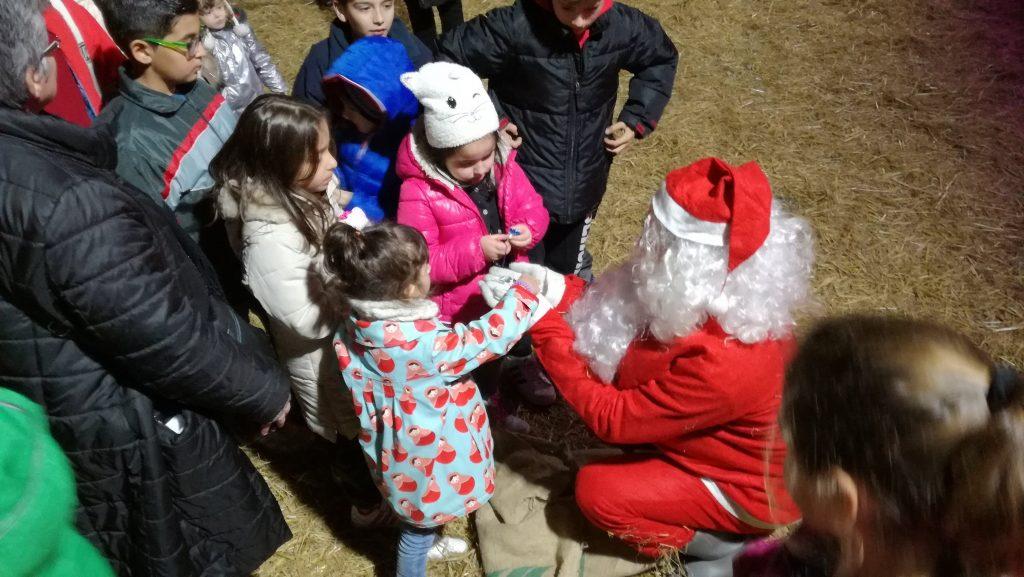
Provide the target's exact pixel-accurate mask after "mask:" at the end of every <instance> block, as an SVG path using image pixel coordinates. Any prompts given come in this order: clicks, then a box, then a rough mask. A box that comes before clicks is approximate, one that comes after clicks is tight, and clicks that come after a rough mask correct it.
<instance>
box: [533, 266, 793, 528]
mask: <svg viewBox="0 0 1024 577" xmlns="http://www.w3.org/2000/svg"><path fill="white" fill-rule="evenodd" d="M566 284H567V287H566V292H565V296H564V297H563V299H562V302H561V303H559V306H558V307H557V308H556V309H555V310H553V311H552V312H550V313H548V314H547V315H546V316H545V317H544V318H543V319H541V320H540V321H539V322H538V323H537V324H536V325H535V326H534V327H533V330H532V331H531V333H530V334H531V336H532V338H533V346H534V348H535V350H536V352H537V356H538V358H539V359H540V360H541V363H542V364H543V365H544V368H545V369H546V370H547V371H548V374H549V375H550V376H551V379H552V381H554V384H555V386H556V387H557V388H558V390H559V391H560V392H561V393H562V395H563V396H564V397H565V399H566V401H568V403H569V405H570V406H571V407H572V408H573V410H575V411H576V412H577V413H578V414H579V415H580V417H581V418H582V419H583V420H584V421H585V422H586V423H587V426H589V427H590V429H591V430H593V431H594V433H595V434H596V435H597V436H598V437H599V438H601V440H603V441H605V442H607V443H613V444H640V443H651V444H654V445H655V446H656V447H657V448H658V449H659V450H661V451H662V452H663V453H664V455H665V457H666V458H668V459H669V460H671V461H672V462H673V463H675V464H676V465H678V466H679V468H680V469H682V470H684V471H686V472H687V473H689V474H692V475H695V476H698V477H701V478H702V479H706V480H709V481H712V482H713V483H714V485H716V486H717V487H718V488H719V489H720V490H721V492H722V493H724V495H716V498H718V499H719V501H720V502H721V501H723V500H724V501H726V502H728V503H729V505H731V506H732V508H733V509H735V510H737V511H741V512H745V513H747V514H749V516H753V517H754V520H751V521H748V522H752V523H753V524H755V525H757V521H760V522H761V524H762V525H766V526H776V525H783V524H787V523H791V522H793V521H795V520H797V519H798V518H799V517H800V513H799V511H798V509H797V507H796V505H795V504H793V502H792V500H791V499H790V498H789V496H788V494H787V493H786V492H785V489H784V485H783V481H782V465H783V461H784V458H785V445H784V444H783V441H782V438H781V435H780V434H779V431H778V430H777V427H776V423H777V413H778V409H779V403H780V401H781V398H782V383H783V378H784V372H785V365H786V361H787V360H788V358H789V356H790V353H791V351H792V349H793V346H794V343H793V340H792V339H786V340H769V341H764V342H760V343H756V344H752V345H750V344H745V343H742V342H740V341H739V340H737V339H735V338H733V337H731V336H730V335H728V334H726V333H725V332H724V331H723V330H722V328H721V327H720V326H719V325H718V323H717V322H716V321H715V320H714V319H711V320H708V321H707V322H706V323H705V324H704V326H702V327H701V328H700V329H698V330H697V331H695V332H693V333H692V334H689V335H687V336H685V337H680V338H677V339H675V340H674V341H673V342H671V343H668V344H663V343H661V342H658V341H657V340H655V339H653V338H650V337H646V338H641V339H638V340H636V341H634V342H633V343H632V344H631V345H630V347H629V349H628V351H627V352H626V356H625V357H624V358H623V359H622V362H621V363H620V364H619V368H618V372H617V374H616V376H615V381H614V382H613V383H611V384H610V385H609V384H606V383H604V382H602V381H601V380H600V379H599V378H598V377H597V375H595V374H594V373H592V372H591V371H590V369H589V367H588V365H587V361H586V360H585V359H583V358H582V357H580V356H579V355H578V354H576V353H575V352H574V351H573V341H574V340H575V339H574V336H573V332H572V329H571V328H570V327H569V325H568V324H567V323H566V322H565V320H564V319H563V318H562V316H561V315H560V314H558V313H559V312H564V311H566V310H568V308H569V306H570V305H571V303H572V302H574V301H575V300H576V299H577V298H579V296H580V295H581V294H582V292H583V288H584V283H583V281H582V280H580V279H579V278H576V277H566ZM737 506H738V507H737ZM740 518H741V519H743V520H744V521H747V519H744V518H743V516H742V515H741V516H740Z"/></svg>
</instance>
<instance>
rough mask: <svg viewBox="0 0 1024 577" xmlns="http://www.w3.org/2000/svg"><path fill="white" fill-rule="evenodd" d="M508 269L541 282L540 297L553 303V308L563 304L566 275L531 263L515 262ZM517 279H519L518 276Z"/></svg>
mask: <svg viewBox="0 0 1024 577" xmlns="http://www.w3.org/2000/svg"><path fill="white" fill-rule="evenodd" d="M508 267H509V268H510V269H512V272H516V273H520V274H525V275H529V276H532V277H533V278H535V279H537V281H538V282H540V294H539V295H538V296H542V297H544V300H546V301H548V302H549V303H551V306H552V307H557V306H558V303H560V302H562V296H563V295H565V276H564V275H560V274H558V273H557V272H555V271H553V270H551V269H549V268H546V267H543V266H541V265H539V264H533V263H529V262H514V263H512V264H510V265H508ZM491 270H494V268H493V267H492V268H491ZM516 278H519V277H518V276H517V277H516ZM513 282H514V281H513Z"/></svg>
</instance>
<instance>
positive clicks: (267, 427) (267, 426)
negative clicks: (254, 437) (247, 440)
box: [260, 399, 292, 437]
mask: <svg viewBox="0 0 1024 577" xmlns="http://www.w3.org/2000/svg"><path fill="white" fill-rule="evenodd" d="M291 409H292V401H291V399H288V400H287V401H285V403H284V407H283V408H282V409H281V412H279V413H278V414H277V416H276V417H274V420H273V421H270V422H269V423H264V424H263V426H262V427H260V436H261V437H266V436H267V435H269V434H270V433H273V432H274V431H276V430H278V429H280V428H282V427H284V424H285V422H286V421H287V420H288V412H289V411H290V410H291Z"/></svg>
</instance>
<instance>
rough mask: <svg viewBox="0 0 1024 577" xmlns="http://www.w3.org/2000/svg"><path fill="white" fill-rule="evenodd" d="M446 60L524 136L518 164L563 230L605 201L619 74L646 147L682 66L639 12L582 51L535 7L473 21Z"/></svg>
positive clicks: (455, 34) (601, 25) (622, 14)
mask: <svg viewBox="0 0 1024 577" xmlns="http://www.w3.org/2000/svg"><path fill="white" fill-rule="evenodd" d="M440 53H441V56H442V57H443V58H445V59H448V60H452V61H454V62H457V63H460V64H463V65H465V66H467V67H469V68H471V69H472V70H473V71H474V72H476V73H477V74H478V75H480V76H481V77H483V78H487V79H488V80H489V86H490V89H491V91H492V93H493V97H494V100H495V104H496V106H497V107H498V108H499V114H501V115H503V116H505V117H506V118H507V119H508V120H509V121H510V122H513V123H515V124H516V126H517V127H518V128H519V132H520V135H521V136H522V137H523V144H522V146H521V147H520V149H519V164H520V165H522V167H523V170H524V171H526V174H527V176H529V177H530V180H531V181H532V182H533V185H534V186H535V187H536V188H537V191H538V192H539V193H540V195H541V196H542V197H543V198H544V204H545V206H547V208H548V211H549V212H550V213H551V216H552V218H553V219H554V220H555V221H556V222H560V223H572V222H577V221H579V220H581V219H583V218H584V217H585V216H586V215H587V214H588V213H590V212H591V211H593V210H595V209H596V208H597V206H598V205H599V204H600V203H601V198H602V197H603V196H604V192H605V187H606V185H607V183H608V171H609V169H610V168H611V162H612V157H611V155H610V154H608V152H606V151H605V148H604V138H605V135H604V131H605V129H606V128H608V126H610V125H611V124H612V114H613V113H614V108H615V97H616V94H617V92H618V87H619V71H621V70H627V71H629V72H631V73H632V74H633V78H632V79H631V80H630V82H629V96H628V98H627V100H626V102H625V104H624V106H623V108H622V111H621V112H620V113H619V119H620V120H622V121H623V122H625V123H626V124H627V125H628V126H629V127H631V128H632V129H633V130H634V131H635V132H636V134H637V136H638V137H641V138H642V137H644V136H646V135H647V134H649V133H650V132H651V131H652V130H654V128H655V127H656V126H657V124H658V120H659V119H660V118H661V113H662V111H664V109H665V105H666V104H668V101H669V97H670V96H671V94H672V84H673V82H674V79H675V72H676V63H677V61H678V54H677V53H676V48H675V46H674V45H673V44H672V41H671V40H670V39H669V38H668V36H667V35H666V34H665V31H664V30H662V28H661V25H660V24H659V23H658V21H657V20H655V19H653V18H651V17H650V16H647V15H645V14H644V13H642V12H640V11H639V10H637V9H635V8H631V7H629V6H625V5H623V4H614V5H612V6H611V8H610V9H609V10H608V11H607V12H605V13H604V14H602V15H601V16H600V17H599V18H598V19H597V20H596V21H595V22H594V24H593V25H592V26H591V27H590V33H589V36H588V37H587V39H586V41H585V42H583V43H582V46H581V43H580V42H579V40H578V39H577V38H576V36H574V35H573V34H572V33H571V32H570V31H569V30H568V29H567V28H565V27H564V26H562V25H561V24H560V23H559V22H558V20H557V19H556V18H555V16H554V14H552V13H551V12H550V11H549V10H548V9H546V8H544V7H542V6H540V5H538V4H537V3H536V2H535V1H534V0H517V2H516V3H515V4H513V5H512V6H507V7H503V8H497V9H495V10H491V11H490V12H488V13H487V14H484V15H482V16H478V17H476V18H474V19H473V20H470V21H469V22H467V23H466V24H464V25H463V26H461V27H459V28H457V29H455V30H453V31H452V32H451V33H449V34H446V35H445V36H444V38H442V40H441V42H440Z"/></svg>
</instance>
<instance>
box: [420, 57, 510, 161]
mask: <svg viewBox="0 0 1024 577" xmlns="http://www.w3.org/2000/svg"><path fill="white" fill-rule="evenodd" d="M401 79H402V84H404V85H405V86H406V88H408V89H409V91H410V92H412V93H413V94H414V95H415V96H416V99H417V100H419V101H420V104H422V105H423V123H424V131H425V132H426V134H427V142H428V143H429V144H430V145H431V146H433V147H434V148H455V147H457V146H462V145H463V144H468V143H470V142H473V141H474V140H479V139H481V138H483V137H484V136H487V135H488V134H490V133H492V132H494V131H496V130H498V113H497V112H496V111H495V110H494V104H493V103H492V102H491V99H490V97H489V96H488V95H487V90H486V89H485V88H484V83H483V82H482V81H481V80H480V77H478V76H477V75H476V74H473V71H472V70H470V69H469V68H466V67H465V66H459V65H458V64H452V63H450V62H430V63H428V64H424V65H423V66H422V67H421V68H420V69H419V70H418V71H416V72H406V73H405V74H403V75H402V77H401Z"/></svg>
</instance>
